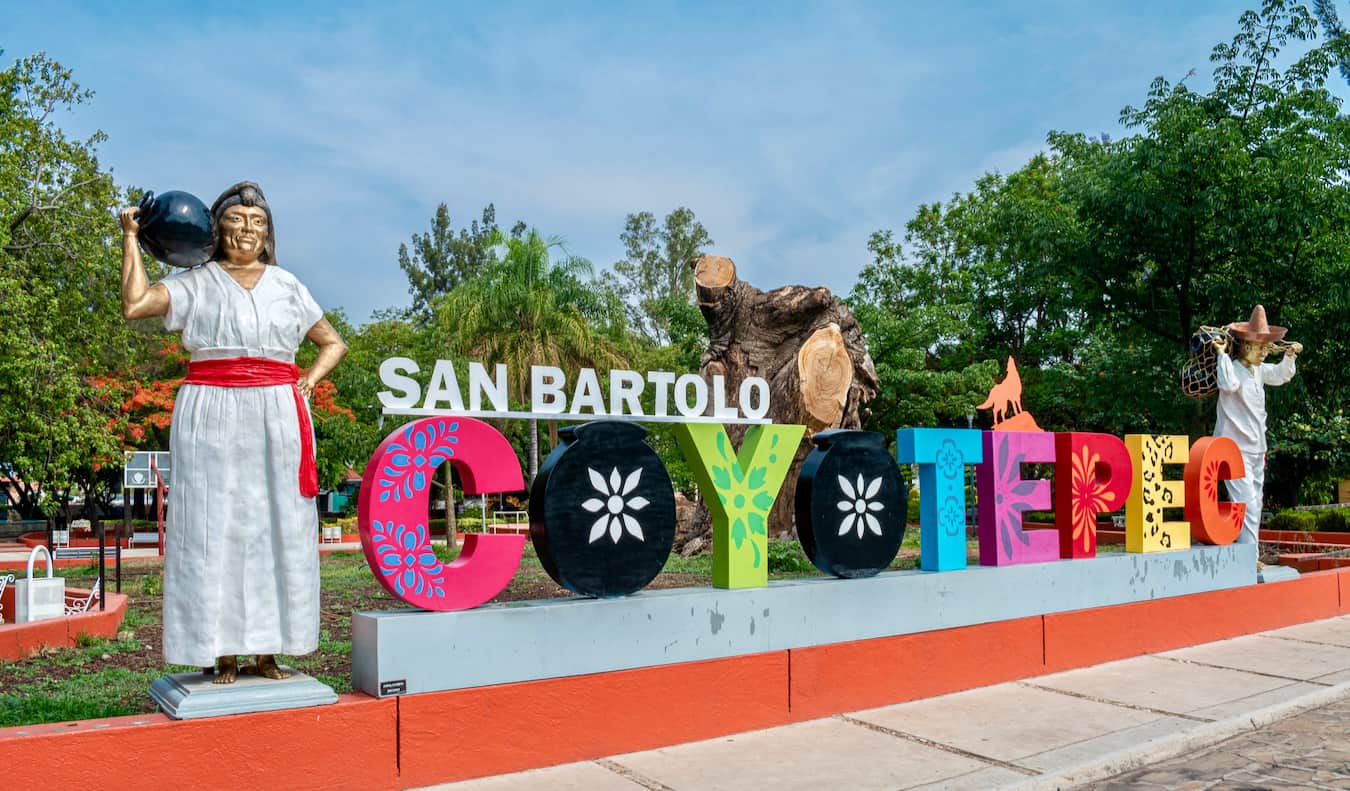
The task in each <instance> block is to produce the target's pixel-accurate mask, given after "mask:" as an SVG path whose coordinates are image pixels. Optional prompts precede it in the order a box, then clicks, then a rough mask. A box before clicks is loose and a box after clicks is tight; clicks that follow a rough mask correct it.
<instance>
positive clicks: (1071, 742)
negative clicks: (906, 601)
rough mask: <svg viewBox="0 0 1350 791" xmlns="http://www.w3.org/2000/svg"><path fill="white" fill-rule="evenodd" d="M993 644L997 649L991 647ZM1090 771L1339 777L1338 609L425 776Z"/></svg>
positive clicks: (902, 780) (690, 784)
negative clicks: (1180, 643)
mask: <svg viewBox="0 0 1350 791" xmlns="http://www.w3.org/2000/svg"><path fill="white" fill-rule="evenodd" d="M990 651H991V654H990V661H997V658H996V654H997V647H996V646H991V647H990ZM877 672H904V671H903V669H901V668H877ZM1234 737H1236V738H1234ZM521 738H523V739H528V738H529V735H528V734H522V735H521ZM1143 767H1147V768H1146V769H1145V768H1143ZM1122 772H1125V773H1126V774H1124V775H1119V773H1122ZM1244 772H1245V774H1244ZM1113 775H1119V776H1116V777H1113ZM1258 778H1265V779H1258ZM1092 782H1098V783H1099V785H1098V786H1097V787H1100V788H1112V789H1114V788H1131V787H1143V788H1148V787H1166V788H1197V789H1198V788H1211V787H1229V788H1238V787H1242V788H1263V787H1289V786H1295V785H1298V786H1304V787H1310V788H1350V616H1342V617H1339V618H1331V619H1328V620H1324V621H1316V622H1313V623H1308V624H1302V625H1299V626H1292V627H1288V628H1285V629H1277V630H1274V631H1270V632H1263V633H1260V634H1255V635H1248V636H1245V637H1239V638H1235V639H1232V640H1224V641H1221V642H1217V643H1208V644H1205V645H1199V646H1194V647H1191V648H1184V649H1180V650H1177V651H1168V652H1165V653H1161V654H1156V655H1150V656H1142V657H1136V658H1134V659H1126V660H1122V661H1119V662H1109V663H1107V664H1103V665H1098V666H1096V667H1089V668H1083V669H1079V670H1071V671H1068V672H1064V673H1056V674H1053V675H1048V676H1041V677H1038V678H1032V679H1027V680H1024V681H1019V682H1010V683H1007V684H998V685H995V686H992V687H984V688H982V689H974V690H969V691H966V692H958V693H954V694H951V695H945V696H942V697H938V698H930V699H927V700H919V701H913V702H910V703H902V704H898V705H895V706H886V707H884V708H879V709H871V710H868V711H859V712H854V713H852V714H846V715H840V716H837V717H831V718H828V719H823V720H814V721H811V722H805V723H799V724H795V725H788V726H783V727H779V728H772V729H769V730H764V731H756V732H752V733H744V734H738V735H735V736H728V737H724V738H720V739H711V740H708V741H704V742H696V743H693V744H683V745H678V746H674V747H666V748H662V749H657V750H649V751H647V752H640V753H629V754H626V755H615V756H611V757H608V758H604V759H601V760H597V761H586V762H581V763H575V764H567V765H564V766H556V767H551V768H548V769H538V770H534V771H530V772H522V773H519V774H514V775H503V776H499V777H490V778H483V779H479V780H471V781H466V782H463V783H454V784H448V785H442V786H436V787H435V788H438V789H457V790H458V791H526V790H527V789H548V790H549V791H567V790H568V789H577V791H581V790H583V789H584V790H585V791H637V789H640V788H646V789H653V790H655V791H704V790H705V789H709V790H711V789H772V791H790V790H791V789H819V788H848V789H900V788H925V787H932V788H953V789H960V788H972V789H984V788H1023V789H1038V788H1047V789H1049V788H1068V787H1073V786H1075V785H1082V784H1086V783H1092ZM1225 783H1231V785H1225Z"/></svg>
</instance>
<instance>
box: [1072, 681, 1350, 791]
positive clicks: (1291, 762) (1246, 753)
mask: <svg viewBox="0 0 1350 791" xmlns="http://www.w3.org/2000/svg"><path fill="white" fill-rule="evenodd" d="M1088 787H1089V788H1092V789H1098V790H1099V791H1116V790H1117V789H1152V788H1156V789H1194V790H1195V791H1199V790H1200V789H1213V791H1220V789H1233V790H1234V791H1236V790H1237V789H1252V788H1350V699H1347V700H1342V701H1340V702H1339V703H1332V704H1330V705H1327V706H1323V707H1321V708H1318V709H1313V710H1312V711H1308V712H1304V713H1303V714H1296V715H1294V716H1292V717H1289V718H1287V719H1283V720H1279V721H1277V722H1273V723H1271V724H1270V725H1267V726H1265V727H1264V728H1259V729H1257V730H1254V731H1249V732H1247V733H1244V734H1242V735H1241V736H1235V737H1233V738H1231V739H1228V740H1226V741H1223V742H1220V743H1219V744H1216V745H1214V746H1213V747H1211V748H1209V749H1207V750H1201V751H1199V752H1197V753H1193V754H1191V755H1186V756H1182V757H1180V758H1173V759H1172V760H1170V761H1163V762H1162V763H1158V764H1155V765H1153V766H1149V767H1147V768H1144V769H1138V770H1135V771H1133V772H1127V773H1125V774H1122V775H1118V776H1116V777H1113V778H1111V779H1110V780H1106V781H1103V782H1101V783H1096V784H1093V785H1091V786H1088Z"/></svg>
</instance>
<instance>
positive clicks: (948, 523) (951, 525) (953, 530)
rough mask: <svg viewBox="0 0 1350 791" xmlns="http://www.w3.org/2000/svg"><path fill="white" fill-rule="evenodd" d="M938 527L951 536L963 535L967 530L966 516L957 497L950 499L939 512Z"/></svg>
mask: <svg viewBox="0 0 1350 791" xmlns="http://www.w3.org/2000/svg"><path fill="white" fill-rule="evenodd" d="M938 526H939V527H940V528H942V532H943V533H946V534H947V535H949V536H957V535H961V534H962V533H964V532H965V530H966V515H965V514H964V513H962V510H961V504H960V503H959V502H957V500H956V498H955V497H948V498H947V499H946V501H944V502H943V503H942V510H941V511H939V512H938Z"/></svg>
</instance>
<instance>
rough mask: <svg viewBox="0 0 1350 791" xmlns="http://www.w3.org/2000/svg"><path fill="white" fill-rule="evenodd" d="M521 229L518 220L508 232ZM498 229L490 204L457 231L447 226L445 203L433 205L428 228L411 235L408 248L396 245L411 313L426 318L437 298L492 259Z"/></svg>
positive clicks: (448, 219)
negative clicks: (406, 286) (493, 241)
mask: <svg viewBox="0 0 1350 791" xmlns="http://www.w3.org/2000/svg"><path fill="white" fill-rule="evenodd" d="M524 230H525V226H524V224H523V223H519V222H517V223H516V225H515V227H514V228H513V229H512V231H511V235H512V236H517V237H518V236H520V234H521V233H522V232H524ZM497 231H498V228H497V209H496V208H495V207H494V206H493V205H492V204H491V203H489V204H488V205H487V206H485V207H484V208H483V216H482V218H481V219H479V220H474V221H473V222H472V223H470V224H469V227H467V228H460V229H459V231H458V232H456V231H455V230H454V229H453V228H451V227H450V210H449V208H447V207H446V205H445V204H444V203H442V204H441V205H439V206H437V207H436V215H435V216H434V217H432V219H431V230H430V231H428V232H427V233H415V234H413V235H412V247H411V248H409V246H408V245H407V244H400V245H399V246H398V265H399V267H400V268H401V269H402V270H403V272H404V274H406V275H407V276H408V293H410V294H412V298H413V304H412V311H413V313H414V315H416V316H418V317H419V318H420V319H423V320H426V319H429V318H430V316H431V305H432V303H433V302H434V301H435V300H436V298H437V297H439V296H442V295H444V294H448V293H450V292H451V291H453V290H454V289H455V287H457V286H459V285H460V284H461V283H464V282H465V281H467V280H469V279H471V278H472V277H474V276H475V275H477V274H478V273H479V272H481V271H482V270H483V268H484V267H485V266H487V265H488V264H489V263H491V262H492V260H493V252H492V238H493V234H494V233H496V232H497Z"/></svg>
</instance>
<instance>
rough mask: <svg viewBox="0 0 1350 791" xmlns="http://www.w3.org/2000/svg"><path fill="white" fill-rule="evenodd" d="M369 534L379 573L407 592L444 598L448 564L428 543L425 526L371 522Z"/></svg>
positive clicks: (397, 589) (395, 588) (395, 587)
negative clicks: (446, 565)
mask: <svg viewBox="0 0 1350 791" xmlns="http://www.w3.org/2000/svg"><path fill="white" fill-rule="evenodd" d="M370 537H371V539H372V542H373V544H374V547H375V557H376V558H377V559H378V560H379V564H380V573H381V574H383V575H384V577H385V578H386V579H388V580H389V581H390V582H391V583H392V584H393V586H394V590H396V591H398V592H399V593H400V594H404V595H409V594H411V595H424V596H432V597H435V598H445V579H444V576H445V567H444V566H442V565H441V562H440V561H439V560H437V558H436V554H435V553H434V552H432V551H431V544H430V543H428V542H427V529H426V527H425V526H424V525H417V524H415V525H413V526H412V527H408V526H407V525H396V524H394V523H393V522H372V523H371V530H370Z"/></svg>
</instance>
